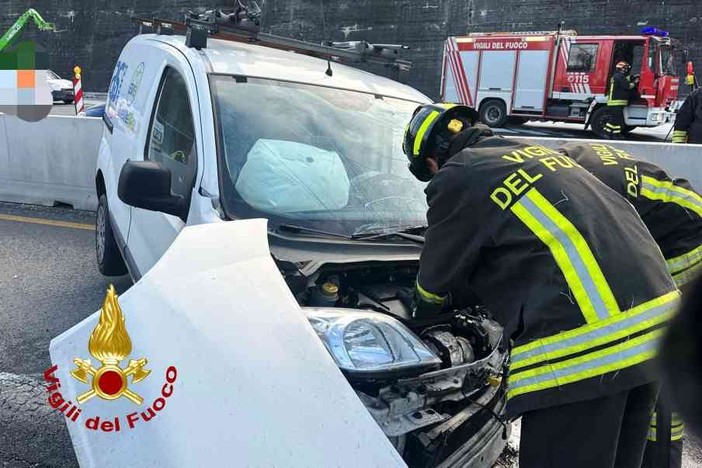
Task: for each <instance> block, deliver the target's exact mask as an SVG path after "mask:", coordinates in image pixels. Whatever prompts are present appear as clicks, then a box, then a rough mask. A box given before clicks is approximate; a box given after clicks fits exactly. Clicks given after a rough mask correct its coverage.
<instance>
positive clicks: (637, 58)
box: [631, 44, 644, 75]
mask: <svg viewBox="0 0 702 468" xmlns="http://www.w3.org/2000/svg"><path fill="white" fill-rule="evenodd" d="M633 51H634V52H633V53H632V56H631V74H632V75H638V74H640V73H641V66H642V65H643V59H644V45H643V44H636V45H635V46H634V48H633Z"/></svg>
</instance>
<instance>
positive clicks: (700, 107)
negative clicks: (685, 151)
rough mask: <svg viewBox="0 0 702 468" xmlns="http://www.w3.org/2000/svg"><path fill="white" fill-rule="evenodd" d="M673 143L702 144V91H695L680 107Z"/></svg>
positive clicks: (676, 118)
mask: <svg viewBox="0 0 702 468" xmlns="http://www.w3.org/2000/svg"><path fill="white" fill-rule="evenodd" d="M673 143H695V144H702V91H700V90H699V89H698V90H697V91H693V92H692V93H691V94H690V95H689V96H688V97H687V99H685V102H683V105H682V106H681V107H680V109H678V113H677V116H676V117H675V127H674V129H673Z"/></svg>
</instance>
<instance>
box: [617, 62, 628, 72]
mask: <svg viewBox="0 0 702 468" xmlns="http://www.w3.org/2000/svg"><path fill="white" fill-rule="evenodd" d="M616 68H617V70H621V71H623V72H624V73H628V72H629V70H631V65H629V62H625V61H623V60H622V61H621V62H617V66H616Z"/></svg>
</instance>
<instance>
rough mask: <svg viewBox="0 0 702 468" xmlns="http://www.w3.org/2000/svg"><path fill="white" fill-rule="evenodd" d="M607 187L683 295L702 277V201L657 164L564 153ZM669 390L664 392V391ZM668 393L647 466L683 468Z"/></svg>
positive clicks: (592, 148)
mask: <svg viewBox="0 0 702 468" xmlns="http://www.w3.org/2000/svg"><path fill="white" fill-rule="evenodd" d="M560 151H561V152H562V153H563V154H566V155H568V156H570V157H571V158H573V159H574V160H575V161H576V162H577V163H578V164H580V165H581V166H583V167H584V168H585V169H587V170H588V171H590V173H592V174H593V175H594V176H595V177H597V178H598V179H600V180H601V181H602V182H604V183H605V184H606V185H607V186H609V187H610V188H612V189H613V190H615V191H616V192H618V193H619V194H620V195H622V196H623V197H625V198H626V199H627V200H628V201H629V202H630V203H631V204H632V205H633V206H634V208H635V209H636V211H637V212H638V213H639V215H640V216H641V219H642V220H643V222H644V224H645V225H646V227H647V228H648V230H649V232H650V233H651V235H652V236H653V238H654V240H655V241H656V243H657V244H658V246H659V247H660V249H661V252H662V253H663V256H664V257H665V259H666V264H667V265H668V271H669V272H670V274H671V275H672V276H673V279H674V280H675V282H676V284H677V285H678V287H679V288H680V289H682V290H683V291H684V290H685V289H686V288H688V287H689V286H688V285H689V283H690V281H691V280H692V278H693V277H695V276H698V275H699V274H700V273H701V272H702V196H700V194H698V193H697V192H695V191H694V190H693V188H692V187H691V186H690V184H689V183H688V181H687V180H685V179H672V178H671V177H670V176H668V174H666V172H665V171H664V170H663V169H661V168H660V167H658V166H656V165H655V164H652V163H649V162H646V161H640V160H637V159H635V158H633V157H632V156H631V155H629V154H628V153H627V152H626V151H623V150H621V149H618V148H615V147H613V146H609V145H604V144H601V143H569V144H567V145H564V146H563V147H561V148H560ZM664 390H665V389H664ZM668 398H669V397H668V395H667V392H665V391H662V393H661V398H660V399H659V401H658V404H657V405H656V411H655V413H654V414H653V418H652V421H651V427H650V429H649V434H648V444H647V447H646V455H645V457H644V464H643V466H644V467H646V468H655V467H666V466H670V467H671V468H677V467H680V466H681V464H682V436H683V423H682V420H681V419H680V417H679V415H678V414H677V413H674V412H672V411H671V409H670V404H669V399H668Z"/></svg>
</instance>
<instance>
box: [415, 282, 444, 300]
mask: <svg viewBox="0 0 702 468" xmlns="http://www.w3.org/2000/svg"><path fill="white" fill-rule="evenodd" d="M417 292H418V293H419V295H420V296H421V297H422V300H424V301H425V302H430V303H432V304H443V303H444V302H446V296H439V295H438V294H434V293H430V292H429V291H427V290H426V289H424V288H423V287H422V285H421V284H419V281H417Z"/></svg>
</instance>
